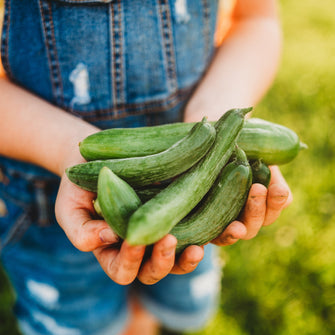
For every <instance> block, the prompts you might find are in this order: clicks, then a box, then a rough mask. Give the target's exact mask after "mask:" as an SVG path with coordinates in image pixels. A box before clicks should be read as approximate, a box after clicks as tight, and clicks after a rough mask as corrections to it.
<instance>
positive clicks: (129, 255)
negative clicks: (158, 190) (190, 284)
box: [56, 175, 203, 285]
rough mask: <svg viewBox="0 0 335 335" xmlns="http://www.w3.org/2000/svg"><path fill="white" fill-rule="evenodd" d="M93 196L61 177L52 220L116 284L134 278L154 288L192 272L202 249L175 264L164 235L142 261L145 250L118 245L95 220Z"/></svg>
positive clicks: (173, 242)
mask: <svg viewBox="0 0 335 335" xmlns="http://www.w3.org/2000/svg"><path fill="white" fill-rule="evenodd" d="M95 196H96V195H95V193H93V192H88V191H85V190H82V189H81V188H79V187H78V186H76V185H74V184H73V183H71V182H70V181H69V179H68V178H67V177H66V175H64V176H63V177H62V181H61V184H60V188H59V192H58V196H57V201H56V217H57V221H58V223H59V225H60V226H61V227H62V228H63V230H64V232H65V233H66V235H67V237H68V238H69V240H70V241H71V243H72V244H73V245H74V246H75V247H76V248H77V249H79V250H81V251H92V252H93V254H94V255H95V257H96V258H97V260H98V262H99V263H100V265H101V267H102V269H103V270H104V271H105V272H106V274H107V275H108V276H109V277H110V278H111V279H112V280H113V281H115V282H116V283H118V284H121V285H126V284H130V283H131V282H132V281H134V279H135V278H136V277H137V278H138V279H139V280H140V281H141V282H142V283H144V284H154V283H156V282H157V281H159V280H160V279H162V278H163V277H165V276H166V275H167V274H168V273H170V272H172V273H175V274H183V273H188V272H191V271H193V270H194V269H195V268H196V266H197V265H198V263H199V262H200V261H201V259H202V258H203V248H202V247H198V246H191V247H189V248H187V249H186V250H185V251H184V252H183V254H182V255H181V256H180V257H179V258H178V260H175V247H176V244H177V241H176V238H175V237H174V236H172V235H167V236H165V237H164V238H162V239H161V240H160V241H158V242H157V243H156V244H155V245H154V246H153V250H152V254H151V256H150V258H149V259H146V260H145V261H143V256H144V252H145V246H130V245H129V244H128V243H127V242H126V241H124V242H122V243H121V242H120V240H119V238H118V236H116V234H114V233H113V231H112V230H111V229H110V227H109V226H108V224H107V223H106V222H105V221H104V220H101V219H97V218H96V214H95V211H94V208H93V203H92V201H93V200H94V198H95ZM142 261H143V262H142Z"/></svg>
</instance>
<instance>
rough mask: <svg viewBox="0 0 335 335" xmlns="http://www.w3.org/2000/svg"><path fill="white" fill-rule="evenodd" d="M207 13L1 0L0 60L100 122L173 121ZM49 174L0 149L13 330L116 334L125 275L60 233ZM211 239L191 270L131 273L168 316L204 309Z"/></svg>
mask: <svg viewBox="0 0 335 335" xmlns="http://www.w3.org/2000/svg"><path fill="white" fill-rule="evenodd" d="M216 14H217V0H201V1H200V0H198V1H188V2H187V1H180V0H111V1H108V0H100V1H99V0H6V1H5V18H4V26H3V30H2V40H1V57H2V62H3V65H4V67H5V70H6V72H7V75H8V76H9V78H10V79H11V80H12V81H13V82H15V83H16V84H18V85H20V86H21V87H23V88H25V89H27V90H28V91H30V92H31V93H33V94H36V95H37V96H39V97H41V98H43V99H45V100H47V101H49V102H50V103H52V104H55V105H57V106H59V107H61V108H63V109H64V110H66V111H68V112H69V113H72V114H74V115H76V116H78V117H80V118H82V119H84V120H86V121H87V122H90V123H93V124H95V125H97V126H98V127H100V128H102V129H104V128H110V127H137V126H145V125H156V124H163V123H170V122H176V121H182V119H183V108H184V106H185V103H186V102H187V100H188V98H189V97H190V95H191V94H192V92H193V89H194V88H195V86H196V85H197V83H198V81H199V80H200V79H201V77H202V75H203V74H204V72H205V71H206V68H207V66H208V64H209V62H210V60H211V58H212V55H213V53H214V48H213V36H214V31H215V25H216ZM14 112H15V111H13V113H14ZM58 185H59V178H58V177H56V176H54V175H53V174H52V173H50V172H48V171H46V170H44V169H42V168H40V167H37V166H34V165H32V164H27V163H23V162H18V161H15V160H13V159H9V158H6V157H1V156H0V207H1V208H0V209H1V210H0V242H1V245H0V248H1V251H2V252H1V260H2V263H3V265H4V267H5V269H6V271H7V273H8V275H9V278H10V280H11V282H12V284H13V288H14V290H15V292H16V295H17V302H16V306H15V313H16V315H17V318H18V320H19V325H20V327H21V330H22V333H23V334H26V335H28V334H43V335H48V334H53V335H56V334H57V335H58V334H89V335H95V334H119V333H120V332H121V330H122V329H123V327H124V326H125V322H126V319H127V317H128V311H127V306H126V302H127V296H128V291H129V289H130V288H131V287H130V286H120V285H117V284H115V283H114V282H112V281H111V280H110V279H109V278H108V277H107V276H106V274H105V273H104V272H103V271H102V270H101V268H100V266H99V264H98V263H97V262H96V260H95V258H94V257H93V255H92V254H91V253H83V252H80V251H78V250H77V249H75V248H74V247H73V246H72V244H71V243H70V242H69V241H68V239H67V238H66V236H65V234H64V232H63V231H62V229H61V228H60V227H59V226H58V225H57V223H56V219H55V217H54V203H55V198H56V194H57V189H58ZM212 249H213V247H212V246H207V247H206V256H205V259H204V260H203V262H202V263H201V265H200V266H199V267H198V268H197V269H196V271H194V272H192V273H191V274H188V275H185V276H173V275H169V276H167V277H166V278H164V279H163V280H162V281H161V282H159V283H158V284H156V285H152V286H144V285H141V284H137V285H136V292H137V293H138V295H139V297H140V298H141V300H142V301H143V304H144V305H145V306H146V307H147V308H148V309H149V310H151V311H152V312H153V313H154V314H155V315H156V316H157V317H158V318H160V320H161V321H162V322H163V324H164V325H166V326H167V327H170V328H172V329H187V328H188V326H189V325H190V324H191V325H195V326H200V325H202V324H203V323H204V322H205V321H206V320H207V318H208V315H209V314H210V313H211V312H212V311H213V308H214V306H215V297H216V296H217V291H216V289H215V288H217V285H216V284H215V282H216V280H217V279H218V272H217V269H216V267H215V265H214V263H213V255H212V252H213V250H212ZM131 286H132V285H131Z"/></svg>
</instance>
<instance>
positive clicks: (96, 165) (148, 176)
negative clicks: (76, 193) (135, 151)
mask: <svg viewBox="0 0 335 335" xmlns="http://www.w3.org/2000/svg"><path fill="white" fill-rule="evenodd" d="M215 135H216V132H215V128H214V126H213V125H211V124H210V123H209V122H208V121H206V120H205V119H204V120H202V121H201V122H198V123H196V124H195V125H194V126H193V127H192V128H191V130H190V131H189V132H188V134H187V135H186V136H185V137H183V138H182V139H181V140H179V141H178V142H176V143H175V144H173V145H172V146H171V147H169V148H168V149H166V150H165V151H163V152H160V153H157V154H153V155H149V156H143V157H130V158H120V159H110V160H96V161H90V162H86V163H82V164H77V165H75V166H72V167H70V168H68V169H67V170H66V174H67V176H68V178H69V179H70V180H71V181H72V182H73V183H75V184H76V185H78V186H80V187H81V188H83V189H85V190H88V191H96V189H97V181H98V175H99V172H100V170H101V168H102V167H104V166H107V167H108V168H110V169H111V170H112V171H113V172H114V173H115V174H117V175H118V176H119V177H120V178H122V179H124V180H125V181H126V182H127V183H129V184H130V185H131V186H132V187H140V186H145V185H150V184H152V183H154V182H157V181H163V180H166V179H170V178H172V177H175V176H177V175H179V174H181V173H183V172H184V171H186V170H188V169H189V168H190V167H191V166H193V165H194V164H195V163H196V162H198V161H199V160H200V159H201V158H202V157H203V156H204V155H205V154H206V152H207V151H208V149H209V148H210V147H211V145H212V144H213V142H214V140H215Z"/></svg>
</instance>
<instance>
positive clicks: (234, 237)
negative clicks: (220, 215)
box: [211, 221, 248, 247]
mask: <svg viewBox="0 0 335 335" xmlns="http://www.w3.org/2000/svg"><path fill="white" fill-rule="evenodd" d="M247 232H248V231H247V228H246V226H245V225H244V224H243V223H242V222H240V221H233V222H232V223H230V224H229V225H228V227H227V228H226V229H225V230H224V232H223V233H222V234H221V235H219V236H218V237H217V238H215V239H214V240H212V241H211V243H213V244H216V245H218V246H221V247H223V246H227V245H232V244H234V243H236V242H237V241H238V240H239V239H243V238H245V237H246V235H247Z"/></svg>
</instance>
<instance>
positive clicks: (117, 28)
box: [110, 0, 125, 116]
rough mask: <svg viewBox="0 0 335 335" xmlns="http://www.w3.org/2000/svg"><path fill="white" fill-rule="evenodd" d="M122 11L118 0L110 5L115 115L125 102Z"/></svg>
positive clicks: (112, 85) (112, 87)
mask: <svg viewBox="0 0 335 335" xmlns="http://www.w3.org/2000/svg"><path fill="white" fill-rule="evenodd" d="M121 15H122V11H121V1H120V0H118V1H117V3H116V4H115V6H114V5H113V4H111V5H110V22H111V24H110V39H111V50H112V51H111V55H112V57H111V81H112V83H111V90H112V97H113V105H114V115H115V116H117V114H119V113H121V114H122V112H123V111H122V110H121V111H119V110H118V108H117V107H118V106H122V103H124V101H125V96H124V77H123V75H124V74H123V57H122V53H123V44H122V43H123V39H122V37H123V36H122V34H123V32H122V17H121Z"/></svg>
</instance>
